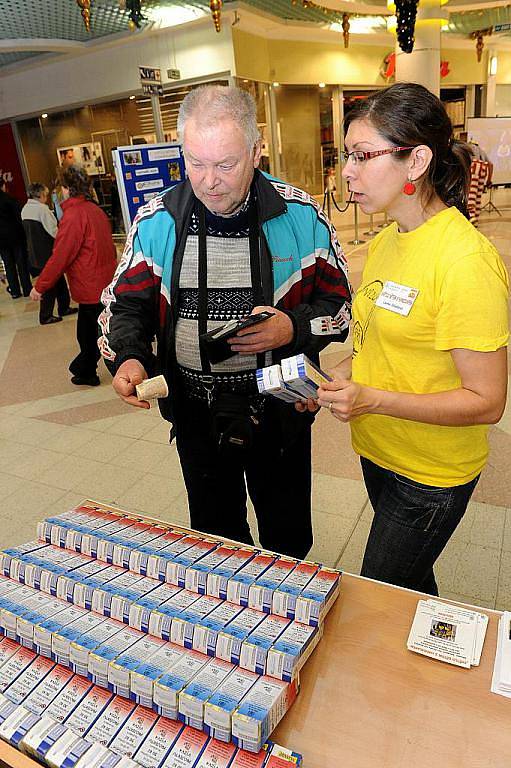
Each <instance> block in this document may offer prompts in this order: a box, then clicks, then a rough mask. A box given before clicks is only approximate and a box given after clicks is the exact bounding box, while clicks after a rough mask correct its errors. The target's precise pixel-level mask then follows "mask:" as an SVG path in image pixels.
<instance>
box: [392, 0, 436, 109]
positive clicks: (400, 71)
mask: <svg viewBox="0 0 511 768" xmlns="http://www.w3.org/2000/svg"><path fill="white" fill-rule="evenodd" d="M441 5H442V3H441V0H420V2H419V7H418V8H417V18H416V20H415V43H414V46H413V51H412V52H411V53H404V52H403V51H402V50H401V48H400V47H399V43H398V42H397V40H396V81H398V82H412V83H420V85H424V86H425V87H426V88H428V90H430V91H431V92H432V93H434V94H435V96H440V48H441V34H442V23H443V18H442V16H445V15H446V14H444V13H443V12H442V9H441Z"/></svg>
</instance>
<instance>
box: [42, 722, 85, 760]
mask: <svg viewBox="0 0 511 768" xmlns="http://www.w3.org/2000/svg"><path fill="white" fill-rule="evenodd" d="M90 746H91V745H90V743H89V742H88V741H85V740H84V739H81V738H80V737H79V736H77V735H76V734H75V733H73V731H69V730H67V731H66V732H65V733H63V734H62V736H61V737H60V738H59V739H57V741H56V742H55V743H54V744H52V746H51V747H50V749H49V750H48V752H47V753H46V755H45V758H44V759H45V762H46V763H47V764H48V765H49V766H50V768H74V767H75V765H76V764H77V762H78V760H79V759H80V758H81V757H82V756H83V755H84V754H85V753H86V752H87V751H88V750H89V749H90Z"/></svg>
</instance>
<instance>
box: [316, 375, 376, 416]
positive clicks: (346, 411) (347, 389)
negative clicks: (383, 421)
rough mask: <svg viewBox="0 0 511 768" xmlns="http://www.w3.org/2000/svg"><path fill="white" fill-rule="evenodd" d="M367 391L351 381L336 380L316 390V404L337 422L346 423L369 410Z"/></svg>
mask: <svg viewBox="0 0 511 768" xmlns="http://www.w3.org/2000/svg"><path fill="white" fill-rule="evenodd" d="M367 394H368V390H367V389H366V387H363V386H361V385H360V384H357V383H356V382H354V381H351V379H337V380H334V381H331V382H328V383H325V384H324V385H323V386H322V387H320V388H319V389H318V403H319V405H321V406H323V408H328V410H329V411H330V412H331V413H332V414H333V415H334V416H335V417H336V418H337V419H339V421H343V422H348V421H351V419H354V418H355V417H356V416H361V415H362V414H363V413H367V412H368V411H369V410H370V403H369V398H368V397H367Z"/></svg>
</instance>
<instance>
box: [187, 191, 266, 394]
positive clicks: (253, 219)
mask: <svg viewBox="0 0 511 768" xmlns="http://www.w3.org/2000/svg"><path fill="white" fill-rule="evenodd" d="M253 194H254V192H253V190H252V191H251V193H250V195H251V200H250V203H249V235H248V240H249V250H250V275H251V280H252V292H253V296H254V306H260V305H262V304H263V303H264V299H263V287H262V280H261V262H260V248H259V227H258V222H257V206H256V204H255V200H254V198H253ZM196 213H197V218H198V222H199V237H198V245H199V249H198V274H197V278H198V315H199V317H198V332H199V352H200V361H201V368H202V377H201V378H202V385H203V387H204V389H205V390H206V395H207V400H208V406H209V407H211V405H212V403H213V400H214V396H215V391H214V390H215V380H214V377H213V376H212V374H211V363H210V362H209V358H208V355H207V353H206V350H205V348H204V344H203V343H202V342H201V337H203V336H204V334H205V333H206V332H207V329H208V254H207V229H206V208H205V206H204V205H203V203H201V201H200V200H197V203H196ZM264 362H265V355H264V352H262V353H258V354H257V367H258V368H263V367H264Z"/></svg>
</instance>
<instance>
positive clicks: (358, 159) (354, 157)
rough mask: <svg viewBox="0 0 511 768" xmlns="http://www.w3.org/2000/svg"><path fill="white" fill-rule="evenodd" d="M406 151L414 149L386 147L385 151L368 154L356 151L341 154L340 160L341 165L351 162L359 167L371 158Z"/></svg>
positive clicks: (372, 151)
mask: <svg viewBox="0 0 511 768" xmlns="http://www.w3.org/2000/svg"><path fill="white" fill-rule="evenodd" d="M407 149H414V147H387V149H374V150H371V151H370V152H364V151H363V150H361V149H356V150H355V151H354V152H341V160H342V162H343V163H347V162H348V160H351V162H352V163H354V164H355V165H360V163H365V161H366V160H371V159H372V158H373V157H380V155H391V154H392V153H393V152H404V151H405V150H407Z"/></svg>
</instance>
